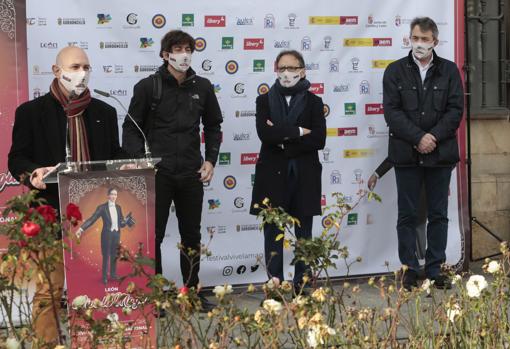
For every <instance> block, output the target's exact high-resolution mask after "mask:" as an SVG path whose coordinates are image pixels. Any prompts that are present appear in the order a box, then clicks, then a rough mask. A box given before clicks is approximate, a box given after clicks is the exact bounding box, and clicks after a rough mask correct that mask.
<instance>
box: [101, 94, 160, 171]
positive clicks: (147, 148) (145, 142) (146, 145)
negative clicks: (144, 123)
mask: <svg viewBox="0 0 510 349" xmlns="http://www.w3.org/2000/svg"><path fill="white" fill-rule="evenodd" d="M94 92H95V93H97V94H98V95H101V96H103V97H107V98H113V99H115V100H116V101H117V103H119V105H120V106H121V107H122V109H123V110H124V111H125V112H126V115H127V116H128V117H129V120H131V122H132V123H133V124H135V126H136V128H137V129H138V131H140V134H141V135H142V137H143V146H144V148H145V158H146V159H147V160H148V161H151V160H152V154H151V151H150V148H149V142H148V141H147V137H145V133H144V132H143V130H142V129H141V128H140V126H139V125H138V123H137V122H136V121H135V119H133V117H132V116H131V115H130V114H129V112H128V110H127V109H126V107H125V106H124V104H122V102H121V101H120V100H119V99H118V98H117V97H115V96H113V95H112V94H111V93H108V92H105V91H101V90H97V89H94Z"/></svg>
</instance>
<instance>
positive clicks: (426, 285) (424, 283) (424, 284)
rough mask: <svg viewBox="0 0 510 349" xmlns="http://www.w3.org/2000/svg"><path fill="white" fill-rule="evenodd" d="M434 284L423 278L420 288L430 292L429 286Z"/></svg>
mask: <svg viewBox="0 0 510 349" xmlns="http://www.w3.org/2000/svg"><path fill="white" fill-rule="evenodd" d="M433 284H434V281H430V280H429V279H425V281H423V284H421V289H422V290H424V291H425V292H427V294H430V287H431V286H432V285H433Z"/></svg>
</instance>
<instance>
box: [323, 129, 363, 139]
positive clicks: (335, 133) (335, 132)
mask: <svg viewBox="0 0 510 349" xmlns="http://www.w3.org/2000/svg"><path fill="white" fill-rule="evenodd" d="M326 135H327V136H328V137H342V136H357V135H358V128H357V127H340V128H336V127H328V128H327V130H326Z"/></svg>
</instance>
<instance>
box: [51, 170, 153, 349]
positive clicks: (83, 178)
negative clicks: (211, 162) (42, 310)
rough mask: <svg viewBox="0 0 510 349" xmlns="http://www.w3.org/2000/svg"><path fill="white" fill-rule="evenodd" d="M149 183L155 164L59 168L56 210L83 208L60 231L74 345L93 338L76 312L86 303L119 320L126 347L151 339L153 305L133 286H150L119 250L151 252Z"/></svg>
mask: <svg viewBox="0 0 510 349" xmlns="http://www.w3.org/2000/svg"><path fill="white" fill-rule="evenodd" d="M154 185H155V183H154V170H152V169H137V170H124V171H120V170H116V171H86V172H75V173H68V174H59V192H60V203H61V212H66V210H67V209H68V208H69V206H71V207H72V208H74V209H75V210H79V212H80V213H81V216H82V219H81V221H79V222H78V223H77V224H76V225H75V226H71V227H70V228H69V232H68V234H67V236H66V237H65V238H64V241H65V243H66V246H67V247H66V249H65V252H64V258H65V271H66V283H67V295H68V299H69V302H68V303H69V309H68V311H69V317H70V331H71V334H70V335H71V341H72V348H89V347H91V345H92V344H91V341H90V338H91V332H90V326H89V325H88V324H87V322H86V321H83V320H82V319H81V317H80V316H77V314H78V312H79V311H81V312H83V311H87V310H89V309H90V310H89V313H91V314H92V316H93V317H94V319H96V320H97V319H108V320H109V321H110V322H111V323H112V324H113V326H123V327H124V328H125V329H126V330H125V332H124V336H125V338H124V340H125V342H126V343H129V347H130V348H133V349H134V348H155V347H156V330H155V319H154V315H153V308H152V305H151V304H149V302H148V299H147V298H146V297H144V296H136V295H134V294H133V293H132V292H131V287H132V286H131V287H130V285H132V284H134V285H136V286H137V287H142V288H143V289H145V290H146V291H147V292H150V290H149V289H148V288H146V287H145V285H146V284H147V282H148V278H147V276H143V275H138V276H133V275H131V274H132V272H133V268H132V265H131V264H130V263H128V262H126V261H123V259H122V258H120V255H121V253H124V252H122V251H126V252H128V253H130V254H131V255H136V254H142V255H143V256H147V257H149V258H152V259H153V258H154V253H155V252H154V242H155V238H154ZM74 205H75V206H74ZM71 211H72V209H71ZM68 212H69V211H68ZM144 269H145V272H147V274H148V275H150V274H153V273H154V269H153V268H151V267H149V266H144ZM102 347H103V348H108V347H109V346H108V340H107V338H105V340H104V341H103V342H102Z"/></svg>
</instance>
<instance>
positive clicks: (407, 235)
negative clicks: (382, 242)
mask: <svg viewBox="0 0 510 349" xmlns="http://www.w3.org/2000/svg"><path fill="white" fill-rule="evenodd" d="M452 169H453V168H452V167H395V176H396V180H397V192H398V222H397V234H398V255H399V258H400V262H401V263H402V264H405V265H407V266H408V267H409V268H410V269H412V270H414V271H418V270H419V263H418V259H417V257H416V225H417V218H418V213H417V212H418V205H419V202H420V193H421V186H422V185H425V195H426V200H427V219H428V224H427V250H426V252H425V274H426V275H427V277H429V278H434V277H436V276H437V275H438V274H439V273H440V271H441V264H442V263H444V262H445V261H446V243H447V236H448V189H449V186H450V177H451V173H452Z"/></svg>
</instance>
